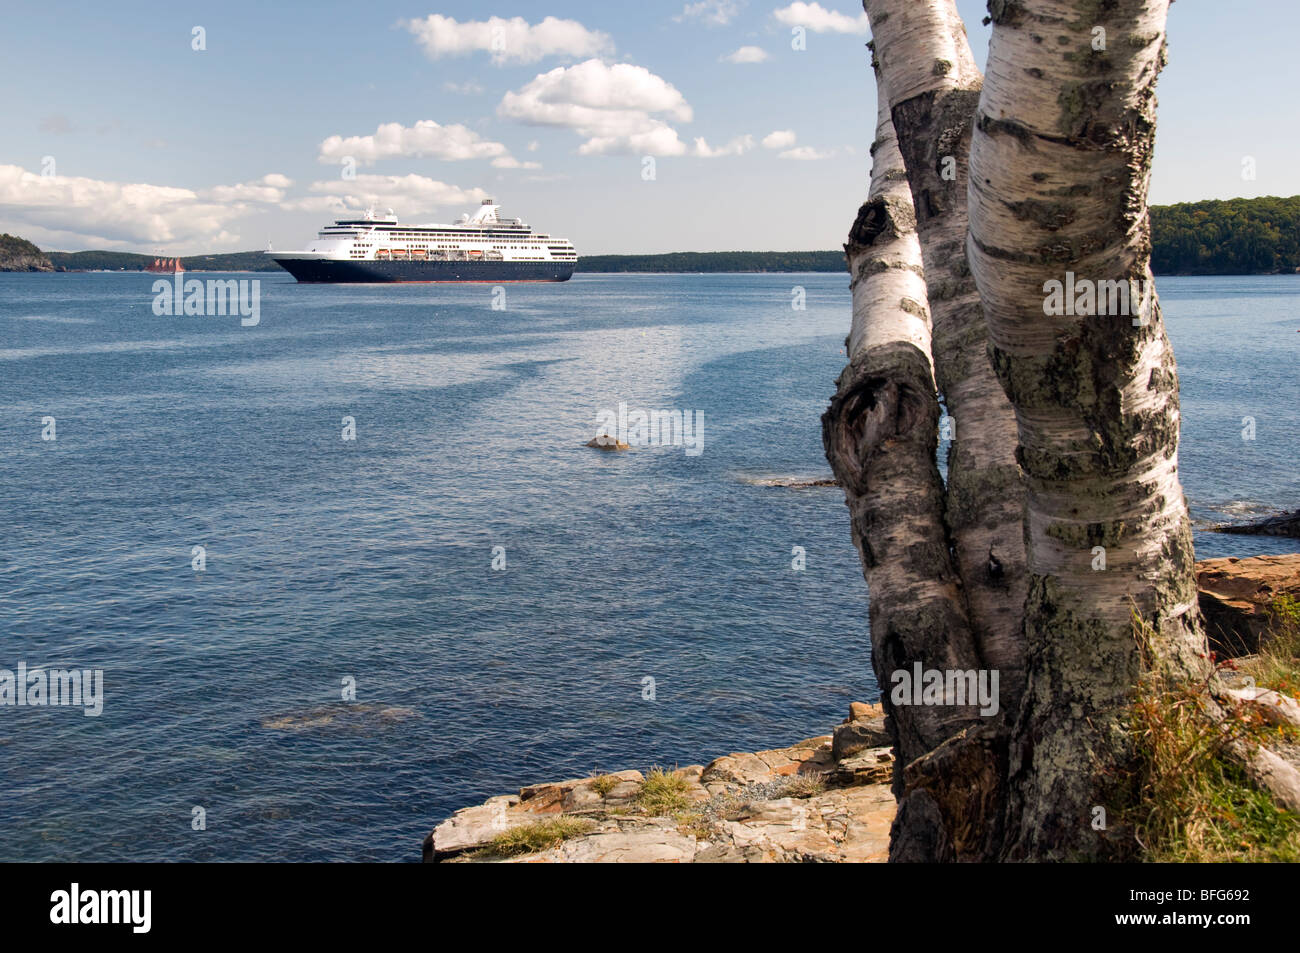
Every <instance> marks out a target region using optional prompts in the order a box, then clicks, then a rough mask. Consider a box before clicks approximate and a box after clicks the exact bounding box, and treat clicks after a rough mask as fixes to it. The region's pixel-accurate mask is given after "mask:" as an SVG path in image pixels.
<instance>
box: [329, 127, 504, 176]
mask: <svg viewBox="0 0 1300 953" xmlns="http://www.w3.org/2000/svg"><path fill="white" fill-rule="evenodd" d="M508 152H509V150H507V149H506V147H505V146H503V145H502V144H501V143H499V142H490V141H488V140H486V139H484V138H483V137H482V136H480V135H479V134H478V133H477V132H475V131H474V130H472V129H470V128H468V127H466V126H462V125H459V124H457V125H452V126H441V125H439V124H438V123H436V122H434V121H433V120H432V119H422V120H420V121H419V122H417V123H416V124H415V125H414V126H403V125H402V124H401V123H400V122H386V123H384V124H383V125H381V126H380V127H379V128H378V129H376V130H375V134H374V135H372V136H348V137H347V138H346V139H345V138H344V137H343V136H330V137H329V138H328V139H326V140H325V141H324V142H322V143H321V144H320V147H319V155H318V156H317V159H318V160H319V161H320V162H339V161H342V159H343V158H344V157H345V156H352V157H353V158H354V159H356V160H357V161H358V162H361V163H363V164H365V165H371V164H373V163H374V162H375V161H376V160H378V159H393V158H405V159H422V158H434V159H444V160H447V161H457V160H461V159H495V158H496V157H498V156H504V155H506V154H507V153H508Z"/></svg>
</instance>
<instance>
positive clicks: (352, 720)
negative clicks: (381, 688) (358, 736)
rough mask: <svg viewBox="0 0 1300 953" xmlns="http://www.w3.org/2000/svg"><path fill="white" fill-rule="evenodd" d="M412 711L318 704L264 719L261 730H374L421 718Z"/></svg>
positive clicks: (388, 706) (362, 704) (389, 707)
mask: <svg viewBox="0 0 1300 953" xmlns="http://www.w3.org/2000/svg"><path fill="white" fill-rule="evenodd" d="M418 717H419V714H418V713H417V712H416V711H415V709H413V708H401V707H398V706H396V705H380V704H376V703H362V702H334V703H332V704H329V705H316V706H314V707H312V708H307V709H304V710H303V711H296V712H289V713H287V714H284V715H273V716H270V717H267V718H263V719H262V727H263V728H267V729H270V730H271V731H312V730H319V729H332V730H336V731H359V732H364V731H374V730H377V729H380V728H387V727H390V726H392V725H396V724H400V723H401V722H403V721H406V720H408V719H410V718H418Z"/></svg>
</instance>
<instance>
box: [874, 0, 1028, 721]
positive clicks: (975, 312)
mask: <svg viewBox="0 0 1300 953" xmlns="http://www.w3.org/2000/svg"><path fill="white" fill-rule="evenodd" d="M863 5H864V7H865V9H866V11H867V15H868V17H869V18H870V20H871V29H872V33H873V36H874V45H875V50H876V55H877V57H878V58H879V62H880V69H879V73H880V75H881V76H882V77H883V79H884V83H885V86H886V88H887V89H888V92H889V98H890V108H891V116H892V119H893V124H894V128H895V130H896V131H897V134H898V142H899V147H900V149H901V152H902V155H903V160H904V164H905V166H906V170H907V177H908V181H909V184H910V187H911V193H912V200H913V204H914V206H915V209H916V217H917V230H918V232H919V234H920V239H921V251H922V257H923V260H924V264H925V278H926V287H927V291H928V298H929V302H930V309H931V313H932V315H933V321H934V348H933V353H934V363H935V370H936V374H937V379H938V384H939V389H940V390H941V391H942V393H943V399H944V403H945V405H946V407H947V410H948V414H949V415H950V418H951V429H952V431H953V433H952V436H953V440H952V444H951V447H950V450H949V454H948V491H947V504H946V519H947V524H948V527H949V534H950V536H949V538H950V542H951V544H952V547H953V549H954V552H955V553H956V559H957V566H958V570H959V573H960V576H961V580H962V584H963V587H964V591H965V594H966V600H967V606H968V612H969V618H970V624H971V629H972V632H973V635H974V638H975V642H976V646H977V648H978V650H979V652H980V655H981V657H982V659H983V665H984V666H985V667H987V668H991V669H995V670H997V671H998V672H999V687H1000V700H1001V705H1002V710H1003V711H1004V712H1005V711H1010V710H1013V709H1014V708H1015V707H1016V706H1017V705H1018V703H1019V698H1020V695H1021V694H1022V691H1023V684H1024V668H1025V650H1024V637H1023V633H1022V627H1021V621H1022V620H1021V610H1022V607H1023V605H1024V598H1025V590H1026V575H1025V546H1024V523H1023V520H1024V490H1023V486H1022V482H1021V477H1020V472H1019V468H1018V466H1017V464H1016V459H1015V448H1016V428H1015V418H1014V416H1013V414H1012V410H1011V406H1010V404H1009V403H1008V401H1007V398H1006V395H1005V393H1004V392H1003V390H1002V388H1001V387H1000V386H999V384H998V380H997V378H996V376H995V375H994V373H993V369H992V367H991V366H990V364H989V358H988V353H987V331H986V326H985V320H984V312H983V309H982V308H981V305H980V300H979V294H978V291H977V289H976V287H975V283H974V281H973V279H972V278H971V275H970V270H969V268H968V267H967V263H966V252H965V241H966V173H967V153H968V149H969V143H970V136H971V128H972V124H973V121H974V117H975V106H976V103H977V101H978V99H979V90H980V83H981V78H980V73H979V70H978V69H977V68H976V66H975V61H974V59H973V57H972V56H971V52H970V46H969V44H968V42H967V40H966V28H965V26H964V24H963V23H962V21H961V17H960V16H959V15H958V13H957V9H956V6H955V5H954V3H953V2H952V0H865V2H864V4H863Z"/></svg>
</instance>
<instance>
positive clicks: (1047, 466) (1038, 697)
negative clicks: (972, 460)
mask: <svg viewBox="0 0 1300 953" xmlns="http://www.w3.org/2000/svg"><path fill="white" fill-rule="evenodd" d="M870 5H871V4H868V6H870ZM1168 5H1169V0H1109V2H1108V3H1106V4H1096V3H1092V2H1084V0H1015V2H1009V0H994V2H992V3H990V5H989V8H990V11H991V13H992V15H993V24H994V25H993V38H992V41H991V45H990V49H989V59H988V75H987V79H986V81H985V85H984V90H983V94H982V96H981V97H980V101H979V115H978V119H977V129H976V132H975V135H974V139H973V143H972V147H971V157H970V169H971V175H970V194H969V208H970V237H969V244H968V249H967V251H968V257H969V261H970V266H971V271H972V273H973V274H974V277H975V280H976V282H977V283H978V286H979V292H980V295H981V297H982V299H983V304H984V311H985V313H986V314H987V316H988V333H989V349H990V354H991V356H992V359H993V365H994V367H995V368H996V370H997V374H998V377H999V379H1000V380H1001V381H1002V384H1003V386H1004V388H1005V390H1006V393H1007V395H1008V397H1009V398H1010V401H1011V403H1012V405H1014V407H1015V413H1016V420H1017V424H1018V436H1019V443H1020V450H1019V453H1018V458H1019V462H1020V464H1021V466H1022V467H1023V469H1024V473H1025V477H1026V484H1027V490H1028V501H1027V516H1026V539H1027V544H1028V571H1029V596H1028V602H1027V605H1026V609H1025V633H1026V639H1027V642H1028V648H1029V673H1028V685H1027V690H1026V696H1025V703H1024V707H1023V710H1022V712H1021V717H1020V720H1019V722H1018V724H1017V725H1016V726H1015V729H1014V733H1013V739H1012V744H1011V749H1010V754H1009V757H1010V765H1009V771H1010V778H1009V780H1010V798H1009V804H1008V810H1007V814H1006V818H1007V824H1008V834H1007V842H1006V845H1005V847H1004V856H1005V857H1007V858H1009V859H1022V858H1029V859H1089V858H1091V859H1106V858H1113V857H1116V856H1122V854H1123V852H1124V849H1125V848H1124V846H1123V839H1122V838H1120V837H1117V836H1115V834H1114V832H1110V833H1108V832H1107V831H1105V830H1099V829H1094V820H1095V818H1097V817H1098V816H1099V815H1098V814H1097V813H1095V812H1094V808H1095V807H1102V808H1107V807H1108V806H1110V805H1112V804H1113V803H1114V795H1115V793H1116V792H1114V791H1113V790H1112V788H1113V786H1114V784H1115V783H1116V781H1115V780H1114V779H1115V778H1116V777H1117V772H1116V770H1115V769H1117V768H1120V767H1122V766H1123V765H1124V764H1125V763H1126V761H1127V758H1128V745H1127V742H1126V737H1125V734H1124V731H1123V726H1122V718H1123V715H1124V711H1125V709H1126V708H1127V706H1128V704H1129V702H1130V699H1131V697H1132V692H1133V690H1134V688H1135V686H1136V682H1137V679H1138V676H1139V674H1140V669H1141V666H1142V661H1141V653H1140V651H1139V647H1138V645H1137V642H1136V640H1135V637H1134V632H1133V620H1132V614H1133V612H1134V611H1136V612H1137V613H1139V614H1140V615H1141V616H1142V617H1143V618H1145V619H1146V620H1147V621H1149V622H1150V623H1151V624H1152V625H1153V627H1154V630H1155V632H1156V633H1157V637H1156V645H1155V648H1156V651H1157V661H1156V663H1155V664H1159V665H1163V666H1165V667H1167V668H1168V669H1169V670H1170V671H1171V672H1172V673H1174V674H1181V675H1190V674H1198V673H1202V672H1203V671H1204V666H1205V663H1204V661H1203V660H1202V659H1201V658H1199V657H1198V655H1203V654H1204V653H1205V652H1206V648H1205V645H1204V639H1203V636H1202V634H1201V632H1200V628H1199V622H1198V616H1197V610H1196V583H1195V577H1194V571H1193V555H1192V545H1191V530H1190V525H1189V523H1188V518H1187V510H1186V504H1185V502H1184V499H1183V493H1182V488H1181V486H1180V485H1179V481H1178V422H1179V416H1178V378H1177V373H1176V370H1175V367H1174V358H1173V353H1172V351H1171V350H1170V347H1169V342H1168V339H1167V338H1166V335H1165V327H1164V321H1163V317H1162V315H1161V312H1160V306H1159V304H1158V302H1157V301H1156V298H1155V294H1154V291H1151V293H1150V295H1149V297H1144V293H1145V292H1146V291H1147V290H1148V289H1152V288H1153V285H1152V284H1151V282H1152V277H1151V270H1150V267H1149V262H1150V247H1151V243H1150V225H1149V221H1148V217H1147V204H1146V198H1147V186H1148V180H1149V176H1150V165H1151V152H1152V147H1153V142H1154V134H1155V83H1156V77H1157V74H1158V73H1159V71H1160V68H1161V66H1162V65H1163V64H1164V57H1165V18H1166V14H1167V11H1168ZM1097 28H1100V30H1101V31H1104V32H1099V31H1098V29H1097ZM909 171H910V166H909ZM927 264H928V262H927ZM1111 281H1114V282H1116V283H1117V284H1115V285H1110V284H1105V285H1099V284H1098V283H1100V282H1111ZM1052 282H1060V285H1059V288H1060V294H1059V295H1058V294H1057V288H1058V286H1056V285H1053V284H1052ZM1130 282H1132V283H1133V284H1132V285H1130ZM1099 287H1100V288H1102V289H1104V301H1103V303H1102V304H1101V305H1100V306H1099V305H1098V299H1097V296H1096V291H1097V289H1098V288H1099ZM1089 289H1091V295H1092V296H1091V298H1090V297H1089ZM1121 289H1122V290H1123V292H1126V293H1127V294H1122V293H1121ZM1067 297H1068V298H1069V300H1068V302H1067V301H1066V298H1067ZM1133 298H1136V299H1137V300H1136V301H1134V300H1132V299H1133ZM1124 300H1128V301H1129V304H1128V305H1127V306H1125V305H1124V304H1123V302H1124ZM1058 305H1059V306H1060V307H1059V309H1058ZM1058 311H1059V313H1058ZM1078 312H1083V313H1078ZM1099 312H1103V313H1099ZM1116 312H1118V313H1116ZM1113 813H1114V812H1113V811H1112V814H1113Z"/></svg>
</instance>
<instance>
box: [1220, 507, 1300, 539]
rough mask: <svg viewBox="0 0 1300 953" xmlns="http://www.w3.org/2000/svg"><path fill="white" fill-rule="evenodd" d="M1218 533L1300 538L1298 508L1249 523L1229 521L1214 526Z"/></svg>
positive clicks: (1299, 514)
mask: <svg viewBox="0 0 1300 953" xmlns="http://www.w3.org/2000/svg"><path fill="white" fill-rule="evenodd" d="M1214 530H1215V532H1218V533H1240V534H1243V535H1249V536H1290V537H1293V538H1295V539H1300V510H1296V511H1295V512H1294V513H1279V514H1277V515H1275V516H1266V517H1264V518H1263V519H1258V520H1254V521H1252V522H1250V523H1229V524H1226V525H1223V526H1216V527H1214Z"/></svg>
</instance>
